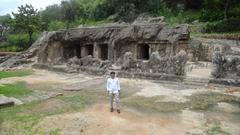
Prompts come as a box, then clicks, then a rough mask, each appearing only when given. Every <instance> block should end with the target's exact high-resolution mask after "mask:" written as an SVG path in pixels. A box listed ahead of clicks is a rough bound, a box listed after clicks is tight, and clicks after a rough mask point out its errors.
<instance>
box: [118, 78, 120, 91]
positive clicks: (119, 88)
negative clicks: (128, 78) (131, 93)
mask: <svg viewBox="0 0 240 135" xmlns="http://www.w3.org/2000/svg"><path fill="white" fill-rule="evenodd" d="M117 88H118V92H120V82H119V79H118V80H117Z"/></svg>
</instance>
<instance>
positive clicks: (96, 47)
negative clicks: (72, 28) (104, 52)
mask: <svg viewBox="0 0 240 135" xmlns="http://www.w3.org/2000/svg"><path fill="white" fill-rule="evenodd" d="M93 57H94V58H97V59H99V44H98V43H97V42H94V43H93Z"/></svg>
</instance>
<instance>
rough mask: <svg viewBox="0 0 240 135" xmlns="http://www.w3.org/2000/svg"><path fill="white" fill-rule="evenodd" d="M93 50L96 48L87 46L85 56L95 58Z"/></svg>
mask: <svg viewBox="0 0 240 135" xmlns="http://www.w3.org/2000/svg"><path fill="white" fill-rule="evenodd" d="M93 49H94V47H93V45H92V44H89V45H86V46H85V54H86V56H88V55H92V57H93Z"/></svg>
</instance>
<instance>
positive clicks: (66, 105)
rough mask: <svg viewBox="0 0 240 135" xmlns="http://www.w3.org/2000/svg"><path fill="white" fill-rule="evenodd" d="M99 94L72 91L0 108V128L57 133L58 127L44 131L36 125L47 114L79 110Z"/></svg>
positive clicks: (9, 132) (27, 133)
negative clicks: (41, 99)
mask: <svg viewBox="0 0 240 135" xmlns="http://www.w3.org/2000/svg"><path fill="white" fill-rule="evenodd" d="M99 95H103V94H102V93H101V94H99V93H97V92H86V91H80V92H72V93H70V94H65V95H63V96H61V97H56V98H51V99H48V100H44V101H33V102H30V103H26V104H23V105H18V106H13V107H8V108H4V109H2V110H0V129H3V130H4V133H5V134H6V135H15V134H24V135H35V134H39V135H58V134H59V133H60V129H52V130H50V132H46V131H43V130H42V129H39V128H37V127H36V125H37V124H38V123H39V122H40V121H41V120H42V119H44V118H45V117H47V116H52V115H58V114H63V113H71V112H73V113H74V112H79V111H81V110H82V109H84V108H86V107H89V106H91V105H92V104H94V103H96V102H98V101H99V100H101V98H102V97H101V96H99Z"/></svg>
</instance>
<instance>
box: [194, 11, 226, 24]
mask: <svg viewBox="0 0 240 135" xmlns="http://www.w3.org/2000/svg"><path fill="white" fill-rule="evenodd" d="M223 18H224V15H223V12H222V11H213V10H205V9H203V10H202V11H201V14H200V16H199V20H200V21H201V22H213V21H218V20H221V19H223Z"/></svg>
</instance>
